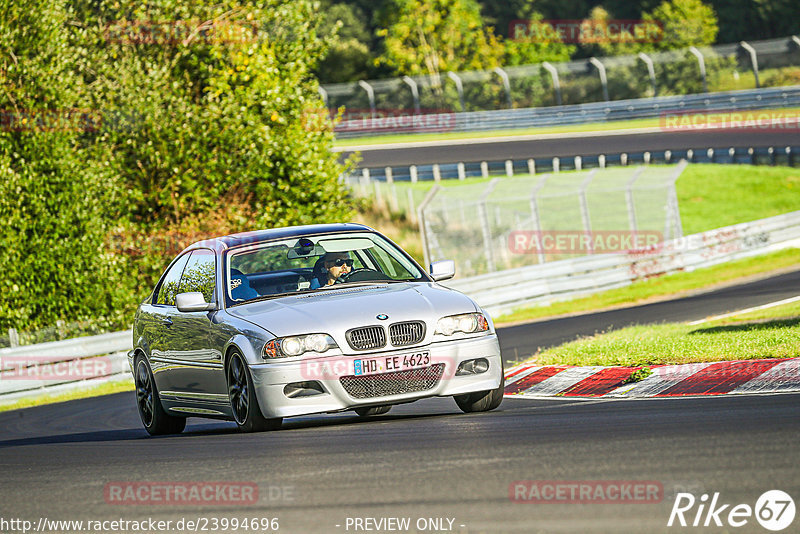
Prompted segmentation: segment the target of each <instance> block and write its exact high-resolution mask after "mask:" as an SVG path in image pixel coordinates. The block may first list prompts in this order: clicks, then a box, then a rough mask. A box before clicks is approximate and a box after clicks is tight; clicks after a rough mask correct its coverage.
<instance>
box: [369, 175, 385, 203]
mask: <svg viewBox="0 0 800 534" xmlns="http://www.w3.org/2000/svg"><path fill="white" fill-rule="evenodd" d="M372 185H373V190H374V191H375V206H376V207H378V209H384V211H386V210H385V208H386V205H385V204H384V203H383V195H381V186H380V184H379V183H378V180H375V181H374V182H372Z"/></svg>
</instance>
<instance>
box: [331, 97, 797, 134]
mask: <svg viewBox="0 0 800 534" xmlns="http://www.w3.org/2000/svg"><path fill="white" fill-rule="evenodd" d="M798 106H800V86H796V85H795V86H788V87H776V88H767V89H752V90H745V91H726V92H721V93H703V94H693V95H682V96H660V97H654V98H639V99H633V100H616V101H612V102H592V103H588V104H575V105H567V106H552V107H544V108H524V109H503V110H495V111H471V112H460V113H439V114H436V113H432V114H426V115H413V114H410V115H402V116H396V117H390V118H386V119H380V118H377V119H364V118H360V119H356V120H343V121H341V122H340V123H339V124H338V125H337V126H336V136H337V137H338V138H339V139H352V138H358V137H365V136H374V135H382V134H394V133H446V132H478V131H488V130H513V129H520V128H536V127H548V126H564V125H575V124H587V123H600V122H611V121H622V120H632V119H646V118H654V117H660V116H662V115H663V114H665V113H668V112H673V113H674V112H686V113H688V112H704V111H705V112H711V111H715V112H722V111H741V110H758V109H768V108H782V107H798Z"/></svg>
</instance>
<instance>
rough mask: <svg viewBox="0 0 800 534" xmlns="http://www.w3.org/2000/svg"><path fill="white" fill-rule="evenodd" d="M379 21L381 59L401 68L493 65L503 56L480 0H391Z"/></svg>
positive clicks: (428, 70) (411, 71) (427, 70)
mask: <svg viewBox="0 0 800 534" xmlns="http://www.w3.org/2000/svg"><path fill="white" fill-rule="evenodd" d="M379 21H380V26H381V29H379V30H378V36H380V37H382V38H383V54H382V55H381V56H380V57H379V58H378V60H377V61H378V62H379V63H381V64H385V65H387V66H389V67H391V68H393V69H394V70H395V71H396V72H397V73H398V74H404V75H418V74H428V75H431V76H434V77H438V76H439V74H440V73H443V72H447V71H463V70H484V69H491V68H493V67H496V66H497V65H498V64H499V63H500V60H501V58H502V56H503V47H502V46H501V45H500V43H499V42H498V41H497V38H496V37H495V36H494V33H493V31H492V28H489V27H485V26H484V24H483V20H482V19H481V14H480V7H479V5H478V3H477V2H476V1H475V0H388V1H387V2H386V4H385V5H384V10H383V12H382V13H381V15H380V16H379Z"/></svg>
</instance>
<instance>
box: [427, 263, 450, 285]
mask: <svg viewBox="0 0 800 534" xmlns="http://www.w3.org/2000/svg"><path fill="white" fill-rule="evenodd" d="M430 273H431V277H433V279H434V280H435V281H437V282H441V281H442V280H450V279H451V278H453V277H454V276H455V275H456V262H454V261H453V260H442V261H435V262H433V263H431V269H430Z"/></svg>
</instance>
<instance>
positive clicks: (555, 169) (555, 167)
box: [553, 156, 561, 172]
mask: <svg viewBox="0 0 800 534" xmlns="http://www.w3.org/2000/svg"><path fill="white" fill-rule="evenodd" d="M560 170H561V160H560V159H558V156H556V157H554V158H553V172H558V171H560Z"/></svg>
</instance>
